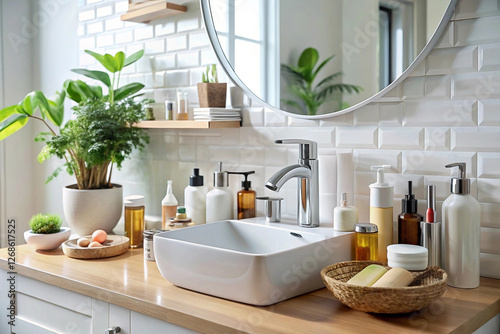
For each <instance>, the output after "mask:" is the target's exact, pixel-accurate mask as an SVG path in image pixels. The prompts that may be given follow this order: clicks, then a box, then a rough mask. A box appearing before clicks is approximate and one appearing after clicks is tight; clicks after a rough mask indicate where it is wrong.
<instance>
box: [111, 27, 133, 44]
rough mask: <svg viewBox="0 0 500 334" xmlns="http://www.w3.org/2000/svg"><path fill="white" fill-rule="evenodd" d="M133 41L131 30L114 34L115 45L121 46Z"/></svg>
mask: <svg viewBox="0 0 500 334" xmlns="http://www.w3.org/2000/svg"><path fill="white" fill-rule="evenodd" d="M133 41H134V34H133V33H132V31H131V30H129V31H125V32H120V33H118V32H117V33H116V34H115V43H116V44H123V43H131V42H133Z"/></svg>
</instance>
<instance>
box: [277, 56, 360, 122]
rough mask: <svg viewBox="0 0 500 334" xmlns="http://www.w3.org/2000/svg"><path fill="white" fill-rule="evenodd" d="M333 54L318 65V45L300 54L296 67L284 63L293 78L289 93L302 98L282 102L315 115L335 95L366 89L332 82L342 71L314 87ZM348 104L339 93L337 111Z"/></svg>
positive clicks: (290, 78) (286, 70)
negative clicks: (319, 74)
mask: <svg viewBox="0 0 500 334" xmlns="http://www.w3.org/2000/svg"><path fill="white" fill-rule="evenodd" d="M333 57H334V56H331V57H329V58H327V59H326V60H324V61H323V62H322V63H321V64H320V65H319V66H318V67H317V68H315V67H316V64H317V63H318V61H319V52H318V50H316V49H315V48H306V49H305V50H304V51H303V52H302V53H301V55H300V57H299V61H298V64H297V66H293V65H288V64H281V69H282V70H283V71H284V73H285V74H286V75H287V77H288V79H289V81H290V85H289V86H288V88H289V90H290V93H291V94H292V95H295V96H296V97H297V98H298V99H299V101H300V102H297V101H296V100H289V99H283V100H282V102H283V103H284V104H286V105H288V106H290V107H292V108H294V109H296V110H297V111H298V112H299V113H302V114H303V113H304V110H305V111H306V114H307V115H316V114H317V112H318V109H319V107H320V106H321V105H322V104H323V103H325V102H327V101H329V100H331V99H332V98H334V97H335V95H334V94H340V93H349V94H353V93H359V92H360V91H362V90H363V88H361V87H360V86H356V85H351V84H345V83H332V82H333V81H334V80H335V79H337V78H339V77H340V76H342V72H336V73H333V74H331V75H329V76H327V77H326V78H324V79H323V80H321V81H320V82H319V83H318V84H317V85H316V86H313V82H314V80H315V79H316V76H317V75H318V73H319V72H320V71H321V69H322V68H323V67H324V66H325V65H326V64H327V63H328V62H329V61H330V60H331V59H332V58H333ZM337 97H338V96H337ZM347 107H348V105H347V104H346V103H342V99H341V96H340V98H339V106H338V110H341V109H345V108H347Z"/></svg>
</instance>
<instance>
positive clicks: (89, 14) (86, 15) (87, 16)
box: [78, 9, 95, 22]
mask: <svg viewBox="0 0 500 334" xmlns="http://www.w3.org/2000/svg"><path fill="white" fill-rule="evenodd" d="M93 19H95V10H93V9H92V10H86V11H83V12H80V13H78V20H79V21H80V22H82V21H88V20H93Z"/></svg>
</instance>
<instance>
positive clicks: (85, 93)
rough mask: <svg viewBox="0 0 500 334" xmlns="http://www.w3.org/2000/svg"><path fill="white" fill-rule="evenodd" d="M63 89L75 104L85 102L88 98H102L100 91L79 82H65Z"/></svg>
mask: <svg viewBox="0 0 500 334" xmlns="http://www.w3.org/2000/svg"><path fill="white" fill-rule="evenodd" d="M63 87H64V90H65V92H66V94H67V95H68V97H69V98H70V99H71V100H73V101H75V102H76V103H80V102H82V101H87V100H88V99H90V98H98V99H99V98H101V97H102V89H101V90H99V89H98V88H95V87H96V86H89V85H88V84H87V83H86V82H83V81H81V80H66V81H65V82H64V85H63Z"/></svg>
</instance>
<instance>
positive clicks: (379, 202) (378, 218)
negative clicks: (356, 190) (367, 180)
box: [370, 165, 394, 262]
mask: <svg viewBox="0 0 500 334" xmlns="http://www.w3.org/2000/svg"><path fill="white" fill-rule="evenodd" d="M390 167H391V166H390V165H379V166H371V169H372V170H376V171H377V182H376V183H372V184H370V223H372V224H375V225H377V227H378V261H381V262H387V246H389V245H391V244H392V233H393V228H392V224H393V218H392V217H393V198H394V187H393V186H391V185H389V184H388V183H386V182H385V180H384V169H385V168H390Z"/></svg>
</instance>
